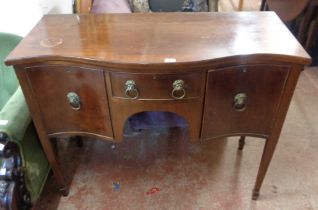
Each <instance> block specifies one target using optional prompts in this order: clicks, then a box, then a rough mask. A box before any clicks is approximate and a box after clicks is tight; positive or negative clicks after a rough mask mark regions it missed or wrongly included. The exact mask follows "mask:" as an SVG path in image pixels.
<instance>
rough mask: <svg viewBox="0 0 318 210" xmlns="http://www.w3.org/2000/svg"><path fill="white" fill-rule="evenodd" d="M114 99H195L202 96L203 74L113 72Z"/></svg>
mask: <svg viewBox="0 0 318 210" xmlns="http://www.w3.org/2000/svg"><path fill="white" fill-rule="evenodd" d="M110 81H111V94H112V97H115V98H122V99H141V100H178V99H194V98H199V97H201V96H202V93H201V92H202V91H201V90H202V88H201V87H202V83H203V76H202V72H190V73H182V74H146V73H122V72H111V73H110Z"/></svg>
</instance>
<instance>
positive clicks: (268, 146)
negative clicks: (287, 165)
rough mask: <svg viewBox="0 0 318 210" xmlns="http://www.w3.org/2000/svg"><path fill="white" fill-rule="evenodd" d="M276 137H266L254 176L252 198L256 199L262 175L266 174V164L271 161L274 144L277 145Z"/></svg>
mask: <svg viewBox="0 0 318 210" xmlns="http://www.w3.org/2000/svg"><path fill="white" fill-rule="evenodd" d="M277 141H278V137H277V138H269V139H266V143H265V146H264V151H263V155H262V159H261V164H260V166H259V169H258V174H257V177H256V182H255V186H254V189H253V194H252V199H253V200H257V198H258V196H259V191H260V188H261V186H262V183H263V180H264V177H265V175H266V172H267V169H268V166H269V164H270V162H271V159H272V157H273V154H274V151H275V148H276V145H277Z"/></svg>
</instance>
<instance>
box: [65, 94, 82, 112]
mask: <svg viewBox="0 0 318 210" xmlns="http://www.w3.org/2000/svg"><path fill="white" fill-rule="evenodd" d="M66 96H67V99H68V103H69V104H70V105H71V107H72V109H74V110H79V109H81V100H80V97H79V96H78V95H77V93H75V92H69V93H68V94H67V95H66Z"/></svg>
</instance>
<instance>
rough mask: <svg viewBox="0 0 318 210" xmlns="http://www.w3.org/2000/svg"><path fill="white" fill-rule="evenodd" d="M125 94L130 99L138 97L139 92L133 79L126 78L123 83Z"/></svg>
mask: <svg viewBox="0 0 318 210" xmlns="http://www.w3.org/2000/svg"><path fill="white" fill-rule="evenodd" d="M125 89H126V90H125V96H126V97H127V98H131V99H137V98H138V97H139V92H138V89H137V86H136V82H135V81H134V80H127V81H126V83H125Z"/></svg>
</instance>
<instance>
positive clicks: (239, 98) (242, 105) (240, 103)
mask: <svg viewBox="0 0 318 210" xmlns="http://www.w3.org/2000/svg"><path fill="white" fill-rule="evenodd" d="M246 101H247V94H246V93H238V94H236V95H235V96H234V102H233V108H234V109H235V110H236V111H238V112H241V111H244V110H245V109H246Z"/></svg>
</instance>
